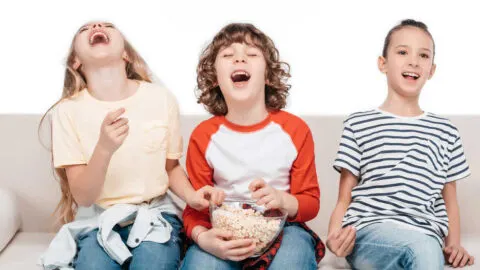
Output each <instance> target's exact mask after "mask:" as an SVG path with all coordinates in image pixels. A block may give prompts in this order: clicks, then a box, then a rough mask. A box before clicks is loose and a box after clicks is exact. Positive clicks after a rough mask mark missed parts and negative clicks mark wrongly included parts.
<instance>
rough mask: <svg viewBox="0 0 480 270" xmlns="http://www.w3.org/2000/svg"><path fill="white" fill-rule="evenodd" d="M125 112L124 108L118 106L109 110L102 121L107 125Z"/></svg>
mask: <svg viewBox="0 0 480 270" xmlns="http://www.w3.org/2000/svg"><path fill="white" fill-rule="evenodd" d="M124 112H125V108H119V109H116V110H114V111H111V112H109V113H108V114H107V116H105V119H104V121H103V122H104V123H105V124H107V125H110V124H111V123H113V122H114V121H115V120H116V119H117V118H118V117H120V115H122V114H123V113H124Z"/></svg>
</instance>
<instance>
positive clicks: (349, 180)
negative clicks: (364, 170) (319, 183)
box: [327, 169, 358, 257]
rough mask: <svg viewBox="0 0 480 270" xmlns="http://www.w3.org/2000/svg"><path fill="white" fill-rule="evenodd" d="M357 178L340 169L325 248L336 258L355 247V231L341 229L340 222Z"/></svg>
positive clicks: (349, 228) (343, 255) (347, 228)
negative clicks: (336, 198) (338, 186)
mask: <svg viewBox="0 0 480 270" xmlns="http://www.w3.org/2000/svg"><path fill="white" fill-rule="evenodd" d="M357 182H358V180H357V177H356V176H355V175H353V174H352V173H351V172H350V171H348V170H346V169H342V172H341V175H340V188H339V190H338V200H337V205H336V206H335V209H334V210H333V213H332V216H331V217H330V223H329V226H328V238H327V247H328V249H330V251H331V252H332V253H334V254H335V255H336V256H338V257H345V256H347V255H348V254H350V253H351V252H352V250H353V247H354V245H355V238H356V230H355V228H353V227H351V226H348V227H346V228H342V220H343V216H344V215H345V212H346V211H347V208H348V206H349V205H350V202H351V201H352V189H353V188H354V187H355V186H356V185H357Z"/></svg>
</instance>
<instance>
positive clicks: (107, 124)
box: [98, 108, 129, 154]
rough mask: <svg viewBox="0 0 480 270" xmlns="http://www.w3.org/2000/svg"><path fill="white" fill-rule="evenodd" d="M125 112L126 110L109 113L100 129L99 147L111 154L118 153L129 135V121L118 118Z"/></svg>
mask: <svg viewBox="0 0 480 270" xmlns="http://www.w3.org/2000/svg"><path fill="white" fill-rule="evenodd" d="M124 112H125V109H124V108H120V109H117V110H115V111H111V112H109V113H108V114H107V116H105V119H104V120H103V123H102V126H101V127H100V138H99V139H98V146H100V147H101V148H102V149H103V150H105V151H107V152H108V153H109V154H113V153H114V152H115V151H117V149H118V148H119V147H120V146H121V145H122V143H123V141H124V140H125V138H126V137H127V135H128V128H129V127H128V119H126V118H118V117H120V116H121V115H122V114H123V113H124Z"/></svg>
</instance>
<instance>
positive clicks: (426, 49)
mask: <svg viewBox="0 0 480 270" xmlns="http://www.w3.org/2000/svg"><path fill="white" fill-rule="evenodd" d="M398 47H407V48H410V46H408V45H398V46H396V47H395V49H396V48H398ZM420 50H425V51H429V52H432V50H430V49H428V48H420Z"/></svg>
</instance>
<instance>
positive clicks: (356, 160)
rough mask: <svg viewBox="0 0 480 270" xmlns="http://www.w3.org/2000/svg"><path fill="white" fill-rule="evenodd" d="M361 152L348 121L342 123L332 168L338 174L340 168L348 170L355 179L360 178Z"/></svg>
mask: <svg viewBox="0 0 480 270" xmlns="http://www.w3.org/2000/svg"><path fill="white" fill-rule="evenodd" d="M361 158H362V152H361V150H360V147H359V146H358V143H357V140H356V138H355V134H354V131H353V129H352V128H351V126H350V124H349V122H348V120H347V121H345V122H344V127H343V133H342V137H341V138H340V145H339V148H338V152H337V158H336V159H335V162H334V163H333V168H334V169H335V170H337V171H338V172H340V171H341V170H342V168H344V169H347V170H349V171H350V172H351V173H352V174H353V175H355V176H356V177H359V176H360V160H361Z"/></svg>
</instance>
